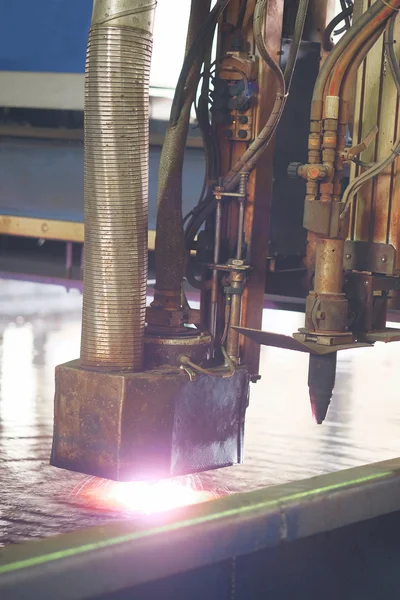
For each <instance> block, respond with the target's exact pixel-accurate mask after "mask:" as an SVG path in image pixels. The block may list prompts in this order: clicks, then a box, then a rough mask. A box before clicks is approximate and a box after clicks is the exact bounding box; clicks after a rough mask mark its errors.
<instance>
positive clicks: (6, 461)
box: [0, 281, 400, 545]
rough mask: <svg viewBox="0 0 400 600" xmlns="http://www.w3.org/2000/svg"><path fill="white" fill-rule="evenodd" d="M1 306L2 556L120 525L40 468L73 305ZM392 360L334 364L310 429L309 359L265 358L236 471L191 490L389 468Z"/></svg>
mask: <svg viewBox="0 0 400 600" xmlns="http://www.w3.org/2000/svg"><path fill="white" fill-rule="evenodd" d="M0 306H1V316H0V324H1V328H0V335H1V360H0V377H1V380H0V385H1V388H0V461H1V464H0V469H1V471H0V483H1V494H0V545H5V544H8V543H12V542H19V541H22V540H25V539H35V538H41V537H45V536H49V535H55V534H57V533H61V532H66V531H74V530H76V529H78V528H82V527H87V526H91V525H96V524H101V523H105V522H110V521H115V520H121V512H118V511H114V512H112V511H106V510H104V507H100V508H103V510H98V509H96V508H95V507H93V504H91V505H90V506H87V505H85V503H84V502H83V501H82V499H81V498H79V495H78V494H77V491H78V490H79V488H80V487H81V486H82V485H84V484H85V482H87V478H85V477H84V476H81V475H77V474H72V473H69V472H66V471H65V472H64V471H61V470H57V469H54V468H52V467H50V466H49V465H48V460H49V454H50V446H51V434H52V414H53V394H54V383H53V382H54V367H55V365H56V364H59V363H62V362H65V361H67V360H70V359H73V358H75V357H76V356H77V354H78V352H79V335H80V318H81V298H80V296H79V295H78V294H74V293H73V292H71V293H70V294H67V293H66V292H65V291H64V290H63V289H61V288H57V287H50V286H39V285H35V284H30V283H17V282H7V281H1V282H0ZM302 322H303V315H302V314H301V313H290V312H284V311H277V310H275V311H272V310H266V311H265V313H264V323H263V328H264V329H268V330H269V331H275V332H279V333H284V334H291V333H292V332H293V331H295V330H296V329H297V327H299V326H301V325H302ZM399 359H400V345H398V344H392V345H390V344H388V345H383V344H378V345H377V346H376V347H375V348H374V349H369V348H366V349H358V350H356V351H352V350H349V351H345V352H342V353H340V355H339V360H338V375H337V382H336V389H335V393H334V396H333V401H332V405H331V407H330V410H329V413H328V418H327V420H326V422H325V424H324V425H322V426H321V427H318V426H316V425H315V424H314V423H313V420H312V417H311V413H310V407H309V399H308V388H307V366H308V365H307V362H308V357H307V355H303V354H300V353H295V352H290V351H288V350H279V349H276V348H263V349H262V372H263V375H264V376H263V379H262V380H261V381H260V382H259V383H257V384H256V385H254V386H252V392H251V401H250V408H249V410H248V413H247V422H246V444H245V464H243V465H240V466H237V467H231V468H228V469H223V470H220V471H215V472H212V473H206V474H204V475H202V476H201V477H199V478H198V480H197V483H198V484H202V485H203V486H204V487H206V488H211V489H213V490H214V489H216V490H217V491H220V492H224V491H225V492H228V491H230V492H237V491H248V490H252V489H256V488H258V487H261V486H264V485H274V484H278V483H283V482H286V481H291V480H295V479H296V480H298V479H303V478H306V477H309V476H312V475H316V474H321V473H325V472H330V471H335V470H339V469H344V468H346V467H352V466H357V465H362V464H366V463H370V462H376V461H380V460H385V459H389V458H393V457H396V456H399V455H400V441H399V440H400V405H399V383H400V382H399V379H400V376H399V375H398V364H399ZM122 517H126V518H129V519H135V518H140V517H139V516H135V515H132V514H126V515H124V514H122Z"/></svg>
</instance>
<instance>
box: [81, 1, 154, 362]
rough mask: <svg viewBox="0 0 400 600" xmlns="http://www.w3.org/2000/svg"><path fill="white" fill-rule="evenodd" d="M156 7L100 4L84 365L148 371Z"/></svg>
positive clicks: (88, 160) (95, 29) (94, 56)
mask: <svg viewBox="0 0 400 600" xmlns="http://www.w3.org/2000/svg"><path fill="white" fill-rule="evenodd" d="M155 6H156V2H151V1H150V2H147V3H145V2H139V1H135V0H129V1H128V0H114V1H113V2H104V1H103V0H97V1H96V2H95V3H94V8H93V18H92V24H91V29H90V32H89V41H88V48H87V55H86V77H85V111H84V112H85V150H84V159H85V161H84V162H85V175H84V189H85V268H84V280H85V288H84V292H83V315H82V341H81V352H80V357H81V366H82V367H89V368H92V367H102V368H112V369H114V370H124V369H125V370H130V369H132V370H134V371H140V370H141V369H142V366H143V336H144V326H145V303H146V279H147V227H148V225H147V222H148V170H149V169H148V167H149V151H148V145H149V136H148V121H149V114H148V99H149V82H150V65H151V53H152V35H151V34H152V27H153V17H154V11H155Z"/></svg>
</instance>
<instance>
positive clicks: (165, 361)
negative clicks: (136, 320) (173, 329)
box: [144, 334, 211, 369]
mask: <svg viewBox="0 0 400 600" xmlns="http://www.w3.org/2000/svg"><path fill="white" fill-rule="evenodd" d="M210 346H211V336H210V335H205V334H198V335H196V336H193V335H191V336H188V337H184V336H181V337H177V338H163V337H158V336H150V335H146V336H145V338H144V360H145V365H146V368H147V369H150V368H153V367H157V366H161V365H170V366H172V367H176V366H179V365H180V361H179V357H180V356H183V355H184V356H187V357H188V358H190V360H192V361H193V362H195V363H197V364H200V365H201V364H202V363H204V361H205V360H206V359H207V355H208V353H209V350H210Z"/></svg>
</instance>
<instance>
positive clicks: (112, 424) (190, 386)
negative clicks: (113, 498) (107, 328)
mask: <svg viewBox="0 0 400 600" xmlns="http://www.w3.org/2000/svg"><path fill="white" fill-rule="evenodd" d="M248 392H249V375H248V372H247V370H246V369H245V368H239V369H237V370H236V372H235V374H234V375H233V377H231V378H225V379H222V378H216V377H212V376H208V375H199V376H198V377H196V378H195V379H194V381H190V380H189V378H188V376H187V374H186V373H185V372H184V371H182V370H180V369H177V368H172V367H163V368H158V369H152V370H150V371H146V372H143V373H124V372H119V373H115V372H113V373H112V372H108V373H105V372H98V371H90V370H87V369H83V368H81V367H80V366H79V361H73V362H70V363H66V364H64V365H61V366H59V367H57V368H56V393H55V419H54V438H53V449H52V456H51V464H52V465H53V466H56V467H61V468H64V469H69V470H71V471H79V472H82V473H87V474H89V475H96V476H99V477H104V478H107V479H114V480H117V481H131V480H139V479H159V478H164V477H170V476H174V475H183V474H187V473H195V472H199V471H205V470H209V469H216V468H219V467H226V466H230V465H232V464H236V463H238V462H241V461H242V444H243V431H244V417H245V411H246V408H247V404H248Z"/></svg>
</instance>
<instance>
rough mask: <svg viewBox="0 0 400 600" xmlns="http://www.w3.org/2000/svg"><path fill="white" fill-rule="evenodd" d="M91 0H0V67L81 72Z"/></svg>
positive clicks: (1, 68) (5, 69)
mask: <svg viewBox="0 0 400 600" xmlns="http://www.w3.org/2000/svg"><path fill="white" fill-rule="evenodd" d="M92 6H93V0H12V1H11V2H7V1H6V0H0V71H33V72H34V71H36V72H53V73H54V72H56V73H83V72H84V70H85V54H86V42H87V34H88V30H89V25H90V19H91V14H92Z"/></svg>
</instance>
